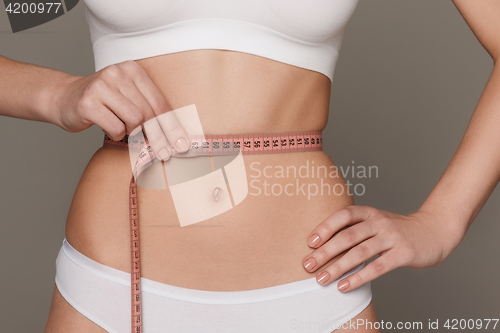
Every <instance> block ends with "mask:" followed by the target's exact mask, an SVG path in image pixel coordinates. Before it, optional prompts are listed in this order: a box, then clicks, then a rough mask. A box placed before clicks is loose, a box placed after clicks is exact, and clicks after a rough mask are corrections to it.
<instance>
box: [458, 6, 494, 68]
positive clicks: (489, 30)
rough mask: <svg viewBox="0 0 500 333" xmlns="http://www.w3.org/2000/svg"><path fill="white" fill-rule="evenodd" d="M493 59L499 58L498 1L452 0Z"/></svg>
mask: <svg viewBox="0 0 500 333" xmlns="http://www.w3.org/2000/svg"><path fill="white" fill-rule="evenodd" d="M452 1H453V3H454V4H455V6H456V7H457V9H458V11H459V12H460V14H461V15H462V17H463V18H464V19H465V21H466V22H467V24H468V25H469V27H470V28H471V30H472V32H473V33H474V35H475V36H476V37H477V39H478V40H479V42H480V43H481V45H483V47H484V48H485V49H486V51H488V53H489V54H490V55H491V57H492V58H493V60H494V61H496V60H498V59H499V58H500V1H499V0H479V1H472V0H452Z"/></svg>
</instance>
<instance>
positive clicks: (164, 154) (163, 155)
mask: <svg viewBox="0 0 500 333" xmlns="http://www.w3.org/2000/svg"><path fill="white" fill-rule="evenodd" d="M158 157H159V158H160V159H162V160H164V161H166V160H168V159H169V158H170V152H169V151H168V149H167V148H163V149H162V150H160V151H159V152H158Z"/></svg>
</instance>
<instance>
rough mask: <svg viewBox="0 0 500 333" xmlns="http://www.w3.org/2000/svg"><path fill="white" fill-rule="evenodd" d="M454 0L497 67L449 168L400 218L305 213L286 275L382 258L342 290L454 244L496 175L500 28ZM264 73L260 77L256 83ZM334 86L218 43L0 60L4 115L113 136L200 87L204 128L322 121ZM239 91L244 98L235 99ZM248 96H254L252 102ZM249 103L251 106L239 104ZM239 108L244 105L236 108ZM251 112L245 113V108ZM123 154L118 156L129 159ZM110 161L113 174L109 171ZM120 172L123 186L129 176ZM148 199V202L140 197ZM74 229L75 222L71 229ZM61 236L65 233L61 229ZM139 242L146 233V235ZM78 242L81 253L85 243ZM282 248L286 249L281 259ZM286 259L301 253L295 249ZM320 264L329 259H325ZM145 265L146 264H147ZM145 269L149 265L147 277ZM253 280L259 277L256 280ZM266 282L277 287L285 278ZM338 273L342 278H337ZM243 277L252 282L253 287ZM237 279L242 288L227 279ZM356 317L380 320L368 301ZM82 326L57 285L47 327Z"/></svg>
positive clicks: (292, 126)
mask: <svg viewBox="0 0 500 333" xmlns="http://www.w3.org/2000/svg"><path fill="white" fill-rule="evenodd" d="M454 3H455V5H456V6H457V8H458V9H459V10H460V12H461V14H462V16H463V17H464V18H465V20H466V21H467V23H468V24H469V26H470V27H471V28H472V30H473V31H474V33H475V35H476V36H477V37H478V39H479V41H480V42H481V43H482V45H483V46H484V47H485V49H486V50H487V51H488V52H489V54H490V55H491V56H492V58H493V60H494V61H495V67H494V69H493V72H492V75H491V77H490V80H489V81H488V84H487V86H486V87H485V90H484V92H483V94H482V96H481V99H480V101H479V103H478V105H477V107H476V110H475V111H474V114H473V116H472V118H471V122H470V124H469V126H468V128H467V131H466V133H465V135H464V138H463V140H462V142H461V144H460V146H459V148H458V150H457V152H456V153H455V155H454V157H453V159H452V161H451V162H450V164H449V166H448V168H447V169H446V171H445V173H444V174H443V176H442V177H441V179H440V180H439V182H438V184H437V185H436V187H435V188H434V189H433V191H432V192H431V194H430V195H429V197H428V198H427V199H426V201H425V202H424V203H423V204H422V206H421V207H420V209H419V210H418V211H417V212H415V213H413V214H410V215H408V216H402V215H398V214H393V213H390V212H385V211H381V210H378V209H376V208H373V207H366V206H355V205H353V202H349V200H347V199H346V200H341V199H339V200H338V201H339V202H338V203H335V204H333V203H332V207H331V208H332V211H334V213H333V214H331V215H330V216H329V217H326V218H325V219H323V220H324V221H323V222H321V223H320V224H319V225H318V224H317V222H315V221H314V220H313V222H309V223H313V224H314V225H315V227H311V229H312V231H311V232H310V234H309V237H306V238H305V239H304V240H303V241H304V246H307V248H308V249H309V251H308V252H309V253H310V249H311V248H312V249H314V251H312V253H310V254H308V255H306V256H305V258H304V260H303V264H304V268H305V266H306V261H307V259H309V258H314V259H315V261H316V264H315V265H314V266H312V265H309V266H307V268H306V269H304V268H303V270H304V273H300V274H302V275H300V274H299V273H298V272H291V271H290V272H287V276H288V277H289V276H292V277H293V279H294V280H298V279H299V277H300V278H307V277H309V276H317V279H318V280H319V279H320V277H319V275H320V274H321V272H323V271H327V272H329V277H327V278H324V279H322V280H321V282H323V283H325V284H329V283H331V281H333V280H334V279H336V278H337V277H338V276H340V275H342V274H343V273H345V272H347V271H348V270H349V269H350V268H352V267H354V266H356V265H358V264H359V263H361V262H362V261H365V260H367V259H370V258H372V257H373V256H375V255H377V254H381V256H380V258H378V259H376V260H375V261H373V262H372V263H370V264H369V265H368V266H367V267H366V268H364V269H363V270H361V271H360V272H359V273H357V274H354V275H352V276H351V277H349V278H347V279H346V281H348V282H349V285H348V287H347V288H346V289H344V290H343V291H348V290H352V289H354V288H357V287H359V286H360V285H362V284H364V283H366V282H368V281H371V280H373V279H375V278H376V277H378V276H380V275H382V274H385V273H387V272H389V271H391V270H392V269H394V268H396V267H401V266H410V267H415V268H423V267H432V266H435V265H437V264H439V263H440V262H442V261H443V260H444V259H445V258H446V257H447V256H448V255H449V254H450V253H451V252H452V251H453V249H454V248H456V246H458V244H459V243H460V241H461V240H462V239H463V237H464V235H465V233H466V230H467V229H468V227H469V225H470V224H471V223H472V221H473V220H474V218H475V216H476V215H477V213H478V212H479V210H480V209H481V207H482V206H483V205H484V202H485V201H486V200H487V198H488V196H489V195H490V194H491V192H492V191H493V189H494V187H495V186H496V184H497V183H498V181H499V178H500V163H499V162H500V157H498V154H496V153H497V152H498V151H499V150H500V131H498V127H499V126H500V115H499V114H498V110H499V109H500V94H499V93H498V92H499V91H500V69H499V65H498V61H497V60H498V57H499V54H500V36H499V35H498V34H497V31H500V23H499V20H498V17H500V4H499V3H498V2H497V1H496V0H483V1H481V2H479V3H478V2H471V1H467V0H455V1H454ZM186 64H189V65H190V66H193V67H194V69H193V71H189V70H187V69H186V67H185V65H186ZM228 69H229V70H228ZM176 71H178V72H182V76H181V75H180V74H179V76H177V77H175V75H176V74H177V72H176ZM194 73H196V74H194ZM220 73H222V74H220ZM263 73H264V74H263ZM165 74H169V75H170V77H172V76H173V77H174V78H175V79H177V80H175V79H172V80H171V81H168V76H169V75H165ZM190 75H193V76H194V75H197V76H196V80H194V79H193V80H191V81H189V82H190V83H192V85H191V86H190V90H189V91H188V90H182V87H183V85H182V84H179V83H182V81H181V80H182V79H184V80H189V76H190ZM217 75H219V76H217ZM266 75H267V76H266ZM221 76H222V78H223V80H222V81H220V80H215V79H214V78H219V79H220V78H221ZM241 77H245V83H246V84H245V85H242V84H241V79H240V78H241ZM263 77H265V79H266V80H262V78H263ZM218 82H223V83H218ZM218 84H220V85H218ZM224 84H226V85H224ZM207 85H210V86H211V89H213V90H211V91H210V93H212V94H213V91H216V92H218V93H219V94H220V95H213V96H209V95H207V96H204V95H203V94H204V91H207V89H206V86H207ZM155 86H156V88H158V90H159V93H158V91H156V88H155ZM212 87H214V88H212ZM330 88H331V86H330V82H329V80H328V79H327V78H326V77H325V76H323V75H321V74H319V73H316V72H311V71H307V70H304V69H301V68H296V67H293V66H289V65H286V64H281V63H278V62H274V61H270V60H268V59H263V58H258V57H255V56H251V55H247V54H240V53H237V52H226V51H216V50H197V51H190V52H182V53H178V54H171V55H165V56H160V57H154V58H148V59H144V60H140V61H135V62H132V61H131V62H125V63H122V64H117V65H114V66H110V67H107V68H106V69H103V70H102V71H99V72H98V73H94V74H92V75H89V76H87V77H75V76H71V75H68V74H65V73H62V72H58V71H54V70H51V69H47V68H42V67H38V66H33V65H29V64H23V63H19V62H15V61H12V60H9V59H6V58H3V57H0V114H2V115H7V116H12V117H17V118H23V119H31V120H38V121H45V122H49V123H53V124H56V125H58V126H60V127H61V128H63V129H65V130H67V131H70V132H78V131H81V130H84V129H86V128H88V127H90V126H91V125H92V124H96V125H97V126H99V127H101V128H102V129H103V131H105V132H106V133H108V134H109V135H110V136H111V137H112V138H113V139H115V140H119V139H121V138H123V136H124V135H125V133H130V132H131V131H133V130H134V129H135V128H137V126H138V125H140V124H142V122H144V121H146V120H149V119H152V118H151V117H153V116H155V115H156V116H157V115H162V114H164V113H166V112H168V111H169V110H171V109H172V107H170V105H172V106H175V107H180V106H184V105H188V104H187V103H184V102H185V101H186V100H189V98H187V97H186V96H187V95H189V94H192V95H193V96H201V97H199V100H200V102H198V100H197V101H196V103H195V104H196V105H197V106H200V107H199V111H200V117H201V118H203V119H204V120H206V122H205V123H204V124H203V125H204V128H205V125H206V128H208V129H209V130H208V131H207V132H211V133H228V132H230V131H234V132H241V133H244V132H252V131H254V130H258V129H261V128H264V126H265V129H266V130H268V131H292V130H312V129H317V130H322V129H323V128H324V125H325V124H326V119H327V114H328V104H329V96H330ZM248 91H250V93H248ZM193 92H195V93H193ZM227 92H229V93H227ZM239 92H240V93H239ZM207 94H208V93H207ZM221 96H223V97H224V98H223V99H222V101H223V102H225V103H226V104H227V105H229V106H231V107H223V108H220V107H219V106H220V105H216V104H214V103H215V102H214V103H212V104H211V101H215V100H218V101H220V100H221ZM233 96H234V97H233ZM247 96H248V101H245V100H243V101H242V99H245V98H246V97H247ZM255 96H258V97H259V101H258V103H260V104H255V103H257V102H254V101H255ZM183 98H184V99H183ZM231 98H233V100H232V99H231ZM249 101H252V102H253V103H254V104H253V105H252V104H249V103H250V102H249ZM245 102H249V103H245ZM238 103H241V105H238ZM248 105H251V106H253V107H252V108H248V109H245V108H247V107H248ZM235 106H239V108H238V110H245V111H246V112H243V113H241V114H237V116H235V112H234V110H235V108H234V107H235ZM283 106H286V107H283ZM304 106H307V107H308V108H307V110H313V111H312V112H314V113H312V112H311V111H309V113H307V114H305V113H301V112H300V111H298V110H302V109H304ZM205 110H206V111H205ZM316 110H319V111H318V112H316ZM250 112H251V113H252V114H251V117H250V116H248V114H249V113H250ZM311 114H312V115H314V116H311ZM217 115H220V117H224V118H225V119H226V122H225V124H224V123H222V122H220V120H219V119H217ZM306 115H308V116H309V117H307V119H309V120H308V121H304V119H306V117H305V116H306ZM203 119H202V120H203ZM310 119H313V120H310ZM174 122H175V120H174ZM168 126H170V127H168ZM163 129H164V130H166V131H167V132H169V129H170V130H171V132H172V134H170V137H169V134H168V133H167V135H166V136H165V138H161V137H160V138H158V141H161V144H160V145H158V148H156V149H157V150H155V151H158V152H159V150H161V149H162V148H165V149H168V148H169V147H168V145H172V146H174V147H175V143H176V140H177V139H178V138H180V137H183V132H182V130H180V129H179V128H178V126H175V123H174V124H172V123H170V124H169V125H167V127H166V128H163ZM146 132H147V129H146ZM147 134H148V133H147ZM165 144H166V145H167V147H166V146H165ZM120 153H121V152H118V151H114V152H111V151H109V150H106V149H103V150H101V151H100V152H99V154H97V155H98V156H97V157H96V159H99V158H101V159H104V158H105V157H104V155H106V156H110V155H112V154H115V155H116V156H117V157H116V160H118V159H120V158H122V157H118V155H119V154H120ZM125 153H126V152H125ZM297 155H299V154H297ZM317 156H320V155H317ZM123 158H125V159H126V158H127V156H123ZM318 158H319V157H318ZM167 159H168V156H167ZM290 159H292V157H290ZM477 161H481V163H477ZM113 170H116V171H115V172H117V173H118V172H119V171H118V170H117V168H114V169H113ZM89 173H91V171H89ZM124 174H126V173H124ZM95 177H98V174H95ZM122 178H123V179H125V185H127V183H128V180H129V179H128V178H127V177H122ZM470 189H474V191H471V190H470ZM351 200H352V199H351ZM147 202H148V200H146V201H145V202H144V204H147ZM334 206H335V207H334ZM146 220H147V219H146ZM120 221H123V220H120ZM75 223H76V222H75ZM72 228H73V229H72V230H76V229H74V228H76V227H75V226H72ZM311 229H309V230H311ZM145 230H147V229H145ZM67 232H68V226H67ZM141 232H142V230H141ZM70 234H71V235H76V234H77V232H76V231H74V233H71V231H70ZM143 235H145V236H147V234H144V233H142V234H141V237H142V236H143ZM314 235H318V236H319V238H318V240H317V241H316V243H315V244H314V245H313V244H312V243H311V242H312V240H311V238H312V239H316V237H315V236H314ZM127 236H128V235H127V234H126V233H124V239H127ZM67 238H68V239H70V237H68V235H67ZM72 240H74V242H70V243H72V244H73V245H74V246H75V248H77V249H78V250H82V252H83V253H84V254H86V255H88V256H90V257H93V258H99V260H98V261H99V262H101V263H104V264H109V265H110V266H111V265H112V264H113V263H115V262H119V263H117V264H114V265H115V268H120V269H122V270H124V271H127V269H128V266H127V265H128V264H129V263H128V259H129V258H123V260H122V261H123V265H122V266H120V265H121V261H120V260H118V261H113V260H112V259H113V258H112V259H109V262H107V261H106V260H108V259H107V258H104V257H99V253H92V255H91V254H90V252H88V251H90V250H89V249H91V248H96V246H91V245H92V244H90V245H89V244H84V243H80V244H79V243H78V242H77V241H76V240H77V238H76V236H73V238H72ZM109 241H110V242H111V241H112V240H109ZM306 242H308V243H306ZM117 244H125V245H124V246H125V247H124V248H123V249H124V251H121V248H120V251H117V252H120V253H126V254H128V252H127V250H128V247H127V246H128V243H127V242H126V241H125V242H117ZM146 244H148V242H145V245H146ZM248 244H249V243H248ZM94 245H95V244H94ZM234 245H235V246H236V244H234ZM86 246H87V247H86ZM117 247H118V246H117ZM85 249H87V252H85V251H83V250H85ZM186 250H189V249H186ZM235 252H238V250H235ZM302 252H305V251H302ZM105 253H106V254H107V255H108V256H109V257H113V255H114V254H113V253H112V252H111V251H107V252H105ZM340 253H342V254H340ZM145 257H146V258H147V257H148V256H147V255H146V256H145ZM285 257H286V255H285V254H283V256H282V258H283V260H285ZM290 258H291V259H290V260H297V257H295V256H291V257H290ZM172 260H173V258H172ZM274 260H275V259H274ZM326 263H330V264H329V265H325V264H326ZM200 265H201V263H200ZM118 266H119V267H118ZM323 266H324V267H323ZM188 268H189V267H186V269H188ZM319 268H321V269H319ZM270 270H271V266H269V267H266V271H270ZM145 273H148V272H147V271H146V270H145ZM153 273H154V272H152V271H151V273H150V275H151V277H152V276H153ZM165 273H166V272H159V273H158V277H157V278H155V279H156V280H158V281H160V276H164V275H166V274H165ZM214 274H215V272H214ZM294 274H295V275H294ZM214 280H217V279H214ZM251 281H255V283H257V280H256V279H253V280H251ZM251 281H246V282H251ZM160 282H167V281H160ZM246 282H245V283H246ZM265 282H266V283H271V282H272V283H274V284H277V282H279V283H286V282H290V281H285V280H281V281H277V280H272V281H271V280H269V281H265ZM342 282H343V281H341V283H339V286H341V285H343V283H342ZM186 283H188V282H186ZM189 283H192V287H193V286H196V285H195V283H197V281H195V280H193V281H189ZM214 283H215V282H214ZM225 285H226V286H229V285H228V284H225ZM247 285H248V286H249V289H250V288H253V287H256V286H252V285H250V284H247ZM270 285H271V284H270ZM211 287H214V288H216V287H217V286H215V285H213V286H211ZM261 287H262V286H261ZM234 288H238V286H237V285H234ZM354 319H355V320H356V319H366V320H369V321H372V322H374V321H376V316H375V313H374V309H373V304H370V305H369V306H368V307H367V308H366V309H365V310H364V311H363V312H362V313H361V314H360V315H358V316H357V317H355V318H354ZM82 330H84V331H86V332H103V331H104V330H102V329H101V328H100V327H99V326H97V325H96V324H94V323H93V322H91V321H90V320H88V319H87V318H86V317H84V316H82V315H81V314H80V313H79V312H77V311H76V310H75V309H74V308H72V307H71V306H70V305H69V303H67V302H66V301H65V300H64V298H62V296H61V295H60V294H59V292H58V290H57V288H55V289H54V298H53V302H52V307H51V312H50V315H49V320H48V322H47V327H46V330H45V331H46V332H80V331H82ZM338 331H343V330H338ZM358 331H360V332H361V331H363V332H368V331H366V330H358ZM372 331H373V332H376V331H377V330H372Z"/></svg>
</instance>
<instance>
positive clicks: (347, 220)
mask: <svg viewBox="0 0 500 333" xmlns="http://www.w3.org/2000/svg"><path fill="white" fill-rule="evenodd" d="M372 211H373V208H372V207H369V206H358V205H351V206H347V207H344V208H342V209H339V210H337V211H335V212H334V213H333V214H332V215H330V216H329V217H328V218H327V219H326V220H324V221H323V222H321V223H320V224H319V225H318V226H317V227H316V228H314V230H313V231H312V232H311V233H310V234H309V237H308V238H307V245H309V246H310V247H313V248H316V247H318V246H320V245H322V244H324V243H325V242H326V241H327V240H329V239H330V238H331V237H332V236H333V235H334V234H335V233H336V232H338V231H339V230H341V229H342V228H344V227H346V226H348V225H352V224H355V223H358V222H362V221H365V220H367V219H369V218H370V215H371V214H372Z"/></svg>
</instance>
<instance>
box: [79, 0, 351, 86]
mask: <svg viewBox="0 0 500 333" xmlns="http://www.w3.org/2000/svg"><path fill="white" fill-rule="evenodd" d="M358 1H359V0H310V1H304V0H245V1H236V0H182V1H181V0H143V1H135V0H120V1H117V0H106V1H103V0H84V3H85V5H86V18H87V22H88V24H89V28H90V33H91V38H92V44H93V49H94V57H95V67H96V71H99V70H101V69H102V68H104V67H107V66H108V65H111V64H116V63H120V62H123V61H126V60H138V59H143V58H148V57H153V56H158V55H163V54H169V53H176V52H182V51H188V50H197V49H222V50H231V51H239V52H244V53H248V54H253V55H257V56H261V57H265V58H269V59H272V60H276V61H279V62H283V63H286V64H290V65H294V66H298V67H301V68H305V69H309V70H312V71H316V72H319V73H322V74H324V75H326V76H327V77H328V78H329V79H330V80H332V79H333V74H334V70H335V65H336V62H337V59H338V56H339V51H340V47H341V44H342V39H343V35H344V30H345V26H346V24H347V22H348V21H349V19H350V17H351V16H352V14H353V12H354V10H355V8H356V6H357V4H358Z"/></svg>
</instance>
